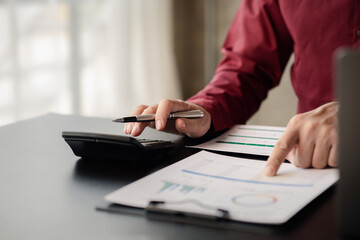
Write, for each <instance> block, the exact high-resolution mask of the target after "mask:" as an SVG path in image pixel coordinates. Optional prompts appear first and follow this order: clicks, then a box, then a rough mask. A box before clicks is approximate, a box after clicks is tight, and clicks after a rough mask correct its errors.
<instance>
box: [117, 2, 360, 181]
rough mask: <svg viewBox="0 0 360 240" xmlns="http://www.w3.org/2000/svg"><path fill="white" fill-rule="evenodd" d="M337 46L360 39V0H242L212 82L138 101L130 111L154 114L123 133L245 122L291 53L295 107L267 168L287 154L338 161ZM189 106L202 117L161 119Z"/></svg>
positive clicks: (191, 132)
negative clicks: (178, 94) (174, 95)
mask: <svg viewBox="0 0 360 240" xmlns="http://www.w3.org/2000/svg"><path fill="white" fill-rule="evenodd" d="M340 46H354V47H355V46H360V1H359V0H341V1H340V0H327V1H312V0H291V1H288V0H243V1H242V3H241V5H240V7H239V10H238V12H237V14H236V16H235V19H234V21H233V23H232V25H231V27H230V30H229V32H228V35H227V38H226V40H225V43H224V46H223V48H222V52H223V54H224V55H225V57H224V59H223V60H222V61H221V63H220V64H219V66H218V67H217V70H216V73H215V76H214V78H213V79H212V81H211V82H210V83H209V84H208V85H207V86H206V87H205V88H204V89H203V90H202V91H200V92H199V93H197V94H196V95H195V96H193V97H191V98H190V99H188V100H187V101H181V100H163V101H161V102H160V103H159V104H157V105H155V106H150V107H149V106H146V105H141V106H138V107H137V108H136V109H135V110H134V112H133V114H134V115H138V114H149V113H156V121H155V124H154V123H151V124H147V123H130V124H126V126H125V128H124V132H125V133H126V134H132V135H133V136H137V135H139V134H140V133H141V132H142V131H143V129H144V128H145V127H146V126H147V125H150V126H152V127H156V129H158V130H164V129H165V128H171V127H172V128H174V127H175V128H176V130H177V131H178V132H181V133H185V134H186V135H188V136H189V137H201V136H203V135H204V134H206V133H207V132H208V131H209V130H210V129H211V128H213V129H214V130H215V131H219V130H222V129H225V128H229V127H231V126H232V125H234V124H243V123H245V122H246V121H247V120H248V119H249V118H250V117H251V116H252V115H253V114H254V113H255V112H256V111H257V110H258V108H259V106H260V104H261V102H262V101H263V100H264V99H265V98H266V96H267V93H268V91H269V90H270V89H271V88H273V87H275V86H277V85H278V84H279V81H280V78H281V75H282V73H283V70H284V68H285V65H286V63H287V61H288V59H289V56H290V55H291V53H292V52H294V55H295V61H294V65H293V66H292V71H291V77H292V84H293V88H294V90H295V93H296V95H297V97H298V114H297V115H295V116H294V117H293V118H292V119H291V120H290V122H289V124H288V126H287V128H286V131H285V132H284V134H283V136H282V137H281V138H280V140H279V141H278V143H277V144H276V146H275V147H274V150H273V152H272V154H271V156H270V157H269V159H268V161H267V164H266V168H265V171H264V173H265V174H266V175H268V176H273V175H275V174H276V172H277V170H278V168H279V166H280V164H281V163H282V162H283V161H284V160H285V158H287V159H288V160H290V162H291V163H293V164H294V165H296V166H299V167H304V168H306V167H311V166H312V167H315V168H324V167H326V166H337V160H336V155H337V145H338V142H337V141H338V140H337V134H338V132H337V112H338V103H337V102H336V101H335V99H336V97H335V96H334V83H333V80H332V79H333V78H332V75H333V73H332V55H333V53H334V51H335V50H336V49H337V48H338V47H340ZM190 109H201V110H203V111H204V112H205V116H204V117H203V118H201V119H177V120H176V122H175V126H168V125H169V124H168V125H167V124H166V120H167V116H168V115H169V113H170V112H176V111H182V110H190Z"/></svg>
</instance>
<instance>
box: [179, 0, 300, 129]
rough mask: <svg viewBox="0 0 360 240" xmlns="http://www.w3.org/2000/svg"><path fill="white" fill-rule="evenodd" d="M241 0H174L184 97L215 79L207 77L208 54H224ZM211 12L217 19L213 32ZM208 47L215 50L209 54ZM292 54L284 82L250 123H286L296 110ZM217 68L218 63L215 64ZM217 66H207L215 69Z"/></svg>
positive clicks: (217, 55)
mask: <svg viewBox="0 0 360 240" xmlns="http://www.w3.org/2000/svg"><path fill="white" fill-rule="evenodd" d="M240 2H241V0H204V1H201V0H196V1H194V0H181V1H174V5H173V6H174V9H173V11H174V36H175V53H176V61H177V67H178V71H179V77H180V81H181V85H182V92H183V96H184V98H185V99H186V98H188V97H190V96H192V95H193V94H195V93H196V92H197V91H199V90H200V89H202V88H203V87H204V85H205V84H206V83H207V82H208V81H210V80H211V79H206V77H205V76H206V75H208V74H206V72H205V69H206V67H205V65H206V61H205V56H208V55H210V56H211V55H215V61H216V62H217V63H218V62H219V61H220V60H221V58H222V54H221V52H220V49H221V46H222V44H223V42H224V40H225V37H226V34H227V31H228V29H229V26H230V24H231V22H232V20H233V18H234V16H235V13H236V11H237V9H238V6H239V4H240ZM209 14H210V16H211V17H212V19H210V21H211V22H213V24H212V26H210V27H212V29H210V30H211V34H210V35H209V32H207V31H209V26H208V25H209V24H208V22H206V21H209ZM209 37H210V38H211V37H213V38H214V41H213V42H214V44H213V47H212V48H210V50H209V48H205V46H207V42H208V40H209V39H206V38H209ZM206 51H214V52H213V53H214V54H207V52H206ZM292 63H293V57H291V59H290V61H289V63H288V66H287V67H286V70H285V71H284V74H283V77H282V80H281V84H280V85H279V86H278V87H276V88H275V89H273V90H271V91H270V93H269V95H268V98H267V99H266V100H265V101H264V102H263V104H262V105H261V108H260V110H259V111H258V112H257V113H256V114H255V115H254V116H253V117H252V118H251V119H250V120H249V121H248V124H259V125H275V126H286V124H287V122H288V121H289V119H290V118H291V117H292V116H293V115H294V114H295V113H296V106H297V98H296V96H295V94H294V91H293V89H292V86H291V81H290V68H291V65H292ZM214 68H215V67H214ZM214 70H215V69H207V71H211V73H213V72H214Z"/></svg>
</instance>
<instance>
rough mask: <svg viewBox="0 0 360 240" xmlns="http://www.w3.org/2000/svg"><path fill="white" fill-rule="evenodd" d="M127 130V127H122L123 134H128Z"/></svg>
mask: <svg viewBox="0 0 360 240" xmlns="http://www.w3.org/2000/svg"><path fill="white" fill-rule="evenodd" d="M127 129H128V126H127V125H125V127H124V133H125V134H127V133H128V132H127Z"/></svg>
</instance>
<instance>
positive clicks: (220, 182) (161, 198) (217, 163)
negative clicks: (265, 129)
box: [103, 151, 338, 226]
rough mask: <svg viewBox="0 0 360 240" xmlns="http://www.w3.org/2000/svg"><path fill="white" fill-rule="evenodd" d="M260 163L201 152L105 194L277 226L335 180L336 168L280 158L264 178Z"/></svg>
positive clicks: (167, 209) (171, 212)
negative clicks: (301, 164) (272, 173)
mask: <svg viewBox="0 0 360 240" xmlns="http://www.w3.org/2000/svg"><path fill="white" fill-rule="evenodd" d="M264 165H265V162H264V161H259V160H250V159H244V158H235V157H229V156H223V155H219V154H215V153H210V152H206V151H202V152H199V153H197V154H194V155H192V156H190V157H188V158H186V159H184V160H181V161H179V162H177V163H175V164H172V165H170V166H168V167H166V168H164V169H161V170H159V171H157V172H155V173H152V174H150V175H148V176H146V177H144V178H142V179H139V180H138V181H136V182H133V183H131V184H129V185H127V186H125V187H123V188H121V189H118V190H117V191H115V192H112V193H110V194H108V195H107V196H106V197H105V199H106V200H107V201H108V202H111V203H116V204H119V205H123V206H129V207H136V208H140V209H144V211H145V212H146V214H147V215H149V214H153V213H156V215H157V216H159V215H168V216H167V217H169V216H171V218H173V217H182V218H183V219H192V220H193V219H201V220H202V221H203V220H206V221H207V222H208V221H212V222H216V223H217V224H218V223H219V222H244V223H256V224H258V225H260V226H261V225H274V226H277V225H282V224H284V223H286V222H288V221H289V219H291V218H292V217H293V216H294V215H295V214H296V213H298V212H299V211H300V210H301V209H302V208H304V207H305V206H306V205H307V204H309V203H310V202H311V201H313V200H314V199H315V198H316V197H318V196H319V195H320V194H321V193H323V192H324V191H325V190H326V189H328V188H329V187H330V186H332V185H333V184H334V183H335V182H336V181H337V180H338V170H337V169H324V170H319V169H300V168H296V167H294V166H293V165H291V164H286V163H284V164H283V165H282V166H281V167H280V169H279V172H278V177H272V178H270V179H269V178H265V177H264V176H263V174H262V169H263V167H264ZM259 172H260V173H259ZM103 209H105V208H103ZM192 220H191V221H192ZM181 221H183V220H181Z"/></svg>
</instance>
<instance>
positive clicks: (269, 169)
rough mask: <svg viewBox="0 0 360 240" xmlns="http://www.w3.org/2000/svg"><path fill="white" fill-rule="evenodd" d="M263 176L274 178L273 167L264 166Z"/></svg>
mask: <svg viewBox="0 0 360 240" xmlns="http://www.w3.org/2000/svg"><path fill="white" fill-rule="evenodd" d="M264 174H265V175H266V176H269V177H270V176H274V175H275V169H274V167H273V166H271V165H268V166H266V167H265V169H264Z"/></svg>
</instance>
